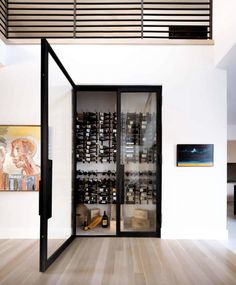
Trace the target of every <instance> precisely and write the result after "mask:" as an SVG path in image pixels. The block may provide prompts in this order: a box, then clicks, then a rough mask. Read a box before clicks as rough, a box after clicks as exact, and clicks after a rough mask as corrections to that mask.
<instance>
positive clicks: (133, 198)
mask: <svg viewBox="0 0 236 285" xmlns="http://www.w3.org/2000/svg"><path fill="white" fill-rule="evenodd" d="M160 98H161V94H160V89H159V88H158V87H153V88H151V87H146V88H145V87H139V86H137V87H135V86H134V87H128V88H125V87H120V88H118V87H109V86H105V87H97V90H96V88H95V87H93V88H91V89H90V87H89V86H88V87H83V88H82V89H81V88H79V89H78V90H77V92H76V111H75V113H76V114H75V118H76V119H75V130H74V133H75V151H74V155H75V165H76V170H75V200H76V201H75V202H76V203H75V204H76V211H75V213H76V235H77V236H159V234H160V202H161V201H160V199H161V195H160V193H161V191H160V185H161V184H160V170H161V168H160V163H161V161H160V151H161V129H160V119H161V114H160V110H161V99H160Z"/></svg>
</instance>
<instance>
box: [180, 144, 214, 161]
mask: <svg viewBox="0 0 236 285" xmlns="http://www.w3.org/2000/svg"><path fill="white" fill-rule="evenodd" d="M213 152H214V145H213V144H178V145H177V166H183V167H194V166H203V167H207V166H213V164H214V161H213Z"/></svg>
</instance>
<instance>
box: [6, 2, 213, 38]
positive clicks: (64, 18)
mask: <svg viewBox="0 0 236 285" xmlns="http://www.w3.org/2000/svg"><path fill="white" fill-rule="evenodd" d="M7 2H8V3H7ZM1 3H5V4H2V6H1V11H3V16H2V18H1V19H2V20H7V21H6V22H3V23H2V22H1V27H2V26H3V27H4V28H2V29H3V31H2V30H1V31H2V32H5V35H6V33H7V31H8V33H7V37H8V38H10V39H12V38H42V37H46V38H78V39H84V38H86V39H94V38H138V39H143V38H154V39H205V40H208V39H212V0H117V1H114V2H113V1H111V0H59V1H56V0H40V1H38V0H36V1H32V0H31V1H30V0H25V1H24V2H21V1H17V0H9V1H6V0H1ZM6 7H8V10H7V11H6V10H4V9H5V8H6ZM3 8H4V9H3ZM2 20H1V21H2ZM6 23H7V24H8V25H7V27H6Z"/></svg>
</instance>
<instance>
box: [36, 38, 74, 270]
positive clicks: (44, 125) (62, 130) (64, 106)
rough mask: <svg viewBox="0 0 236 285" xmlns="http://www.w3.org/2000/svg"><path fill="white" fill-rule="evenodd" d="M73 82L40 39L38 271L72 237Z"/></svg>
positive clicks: (50, 260) (51, 259)
mask: <svg viewBox="0 0 236 285" xmlns="http://www.w3.org/2000/svg"><path fill="white" fill-rule="evenodd" d="M74 89H75V84H74V82H73V80H72V79H71V77H70V76H69V74H68V73H67V71H66V70H65V68H64V66H63V65H62V63H61V62H60V60H59V58H58V57H57V55H56V54H55V52H54V51H53V49H52V48H51V46H50V45H49V43H48V42H47V41H46V40H44V39H43V40H42V43H41V183H40V193H39V194H40V199H39V200H40V205H39V212H40V271H42V272H44V271H45V270H46V269H47V268H48V266H49V265H50V264H51V263H52V262H53V261H54V260H55V259H56V258H57V257H58V256H59V255H60V253H61V252H62V251H63V250H64V249H65V248H66V247H67V246H68V245H69V244H70V242H71V241H72V240H73V238H74V236H75V233H74V230H73V229H74V219H73V217H74V212H73V211H74V202H73V183H72V182H73V179H72V177H73V169H74V161H73V158H72V152H73V144H74V143H73V142H74V140H73V132H72V130H73V124H74V123H73V112H74V110H73V108H72V106H74V104H73V103H74V96H73V94H74V92H73V90H74Z"/></svg>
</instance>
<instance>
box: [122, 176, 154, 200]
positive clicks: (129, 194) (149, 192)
mask: <svg viewBox="0 0 236 285" xmlns="http://www.w3.org/2000/svg"><path fill="white" fill-rule="evenodd" d="M155 175H156V173H155V172H152V171H144V172H136V171H132V172H125V181H124V182H125V183H124V184H125V193H124V200H125V201H124V202H125V203H126V204H156V184H155Z"/></svg>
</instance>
